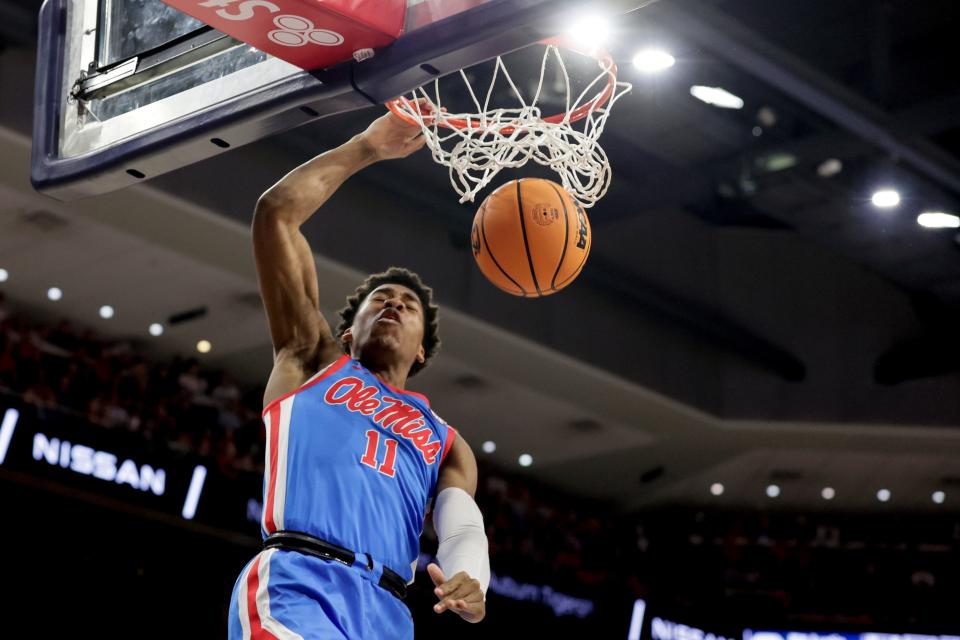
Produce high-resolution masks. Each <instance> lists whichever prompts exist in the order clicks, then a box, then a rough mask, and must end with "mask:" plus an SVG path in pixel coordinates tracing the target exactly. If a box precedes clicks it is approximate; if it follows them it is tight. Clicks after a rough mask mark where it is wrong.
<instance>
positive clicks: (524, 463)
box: [517, 453, 533, 467]
mask: <svg viewBox="0 0 960 640" xmlns="http://www.w3.org/2000/svg"><path fill="white" fill-rule="evenodd" d="M517 462H519V463H520V466H521V467H529V466H530V465H532V464H533V456H531V455H530V454H529V453H523V454H521V455H520V457H519V458H518V459H517Z"/></svg>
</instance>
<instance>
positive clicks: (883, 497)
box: [877, 489, 890, 502]
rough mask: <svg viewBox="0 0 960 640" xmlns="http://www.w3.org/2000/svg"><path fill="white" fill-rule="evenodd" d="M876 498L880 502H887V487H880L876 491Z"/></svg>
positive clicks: (888, 496) (888, 494)
mask: <svg viewBox="0 0 960 640" xmlns="http://www.w3.org/2000/svg"><path fill="white" fill-rule="evenodd" d="M877 500H879V501H880V502H887V501H888V500H890V490H889V489H880V491H877Z"/></svg>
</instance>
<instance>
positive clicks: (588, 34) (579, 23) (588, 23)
mask: <svg viewBox="0 0 960 640" xmlns="http://www.w3.org/2000/svg"><path fill="white" fill-rule="evenodd" d="M566 34H567V36H568V37H569V38H570V39H571V40H573V41H574V42H575V43H576V44H579V45H581V46H584V47H596V46H599V45H602V44H603V43H604V42H606V41H607V39H608V38H609V37H610V21H609V20H607V19H606V18H605V17H603V16H599V15H596V14H594V15H586V16H578V17H576V18H574V19H573V20H572V21H571V23H570V27H569V28H568V29H567V31H566Z"/></svg>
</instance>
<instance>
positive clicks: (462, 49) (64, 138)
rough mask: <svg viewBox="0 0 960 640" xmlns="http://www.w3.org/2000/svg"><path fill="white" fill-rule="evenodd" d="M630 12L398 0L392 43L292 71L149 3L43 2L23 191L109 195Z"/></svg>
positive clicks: (492, 1) (603, 1) (611, 3)
mask: <svg viewBox="0 0 960 640" xmlns="http://www.w3.org/2000/svg"><path fill="white" fill-rule="evenodd" d="M198 1H199V0H198ZM319 1H322V0H318V2H319ZM647 1H649V0H647ZM643 4H646V2H645V1H644V0H593V1H591V2H584V1H583V0H407V9H406V17H405V22H404V28H403V33H402V35H401V36H400V38H399V39H398V40H397V41H396V42H394V43H393V44H391V45H388V46H385V47H383V48H382V49H379V50H377V51H376V52H375V55H374V57H373V58H371V59H368V60H364V61H362V62H357V61H348V62H345V63H342V64H338V65H336V66H333V67H331V68H327V69H319V70H314V71H311V72H306V71H303V70H302V69H300V68H299V67H295V66H293V65H291V64H288V63H286V62H283V61H282V60H279V59H277V58H273V57H270V56H268V55H267V54H265V53H262V52H260V51H258V50H256V49H254V48H252V47H250V46H248V45H246V44H244V43H242V42H240V41H238V40H235V39H234V38H232V37H230V36H227V35H225V34H223V33H220V32H218V31H216V30H214V29H212V28H210V27H208V26H206V25H204V24H203V23H201V22H199V21H197V20H195V19H193V18H191V17H189V16H187V15H186V14H183V13H180V12H178V11H177V10H175V9H173V8H171V7H169V6H167V5H165V4H163V3H162V2H161V1H160V0H45V2H44V4H43V6H42V8H41V11H40V21H39V23H40V34H39V36H40V37H39V43H38V53H37V61H38V69H37V79H36V88H35V109H36V111H35V114H34V145H33V161H32V165H33V166H32V172H31V177H32V180H33V184H34V186H35V187H36V188H37V189H38V190H40V191H43V192H45V193H47V194H49V195H51V196H53V197H56V198H59V199H63V200H69V199H74V198H79V197H83V196H88V195H94V194H98V193H105V192H109V191H113V190H116V189H120V188H123V187H125V186H128V185H131V184H135V183H137V182H139V181H142V180H145V179H149V178H151V177H154V176H157V175H160V174H163V173H165V172H167V171H171V170H173V169H176V168H180V167H184V166H187V165H190V164H192V163H195V162H199V161H200V160H203V159H206V158H208V157H211V156H213V155H216V154H218V153H222V152H223V151H224V150H227V149H230V148H235V147H238V146H241V145H244V144H247V143H249V142H253V141H255V140H258V139H261V138H264V137H266V136H269V135H272V134H275V133H278V132H280V131H283V130H287V129H290V128H293V127H296V126H298V125H302V124H305V123H308V122H312V121H315V120H317V119H319V118H323V117H325V116H330V115H333V114H337V113H341V112H344V111H349V110H354V109H361V108H364V107H368V106H371V105H373V104H382V103H383V102H385V101H386V100H389V99H390V98H393V97H395V96H397V95H400V94H401V93H404V92H407V91H410V90H412V89H413V88H415V87H417V86H419V85H422V84H424V83H426V82H429V81H431V80H433V79H434V78H435V77H437V76H442V75H446V74H448V73H452V72H454V71H457V70H459V69H461V68H463V67H467V66H470V65H472V64H475V63H478V62H481V61H483V60H487V59H490V58H492V57H494V56H497V55H500V54H503V53H506V52H509V51H513V50H516V49H519V48H522V47H524V46H527V45H529V44H532V43H533V42H536V41H538V40H541V39H543V38H547V37H550V36H553V35H555V34H556V33H558V32H560V31H561V30H562V29H563V25H564V21H565V20H567V21H569V20H570V19H571V16H573V15H577V14H580V13H581V12H582V11H583V10H584V8H585V7H591V8H592V9H596V10H598V11H604V12H607V13H625V12H627V11H630V10H633V9H635V8H637V7H639V6H641V5H643Z"/></svg>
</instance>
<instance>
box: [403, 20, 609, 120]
mask: <svg viewBox="0 0 960 640" xmlns="http://www.w3.org/2000/svg"><path fill="white" fill-rule="evenodd" d="M540 44H545V45H553V46H556V47H558V48H563V49H570V50H571V51H575V52H577V53H579V54H581V55H585V56H588V57H591V58H596V60H597V62H598V63H599V64H600V66H601V68H604V69H607V70H608V71H609V73H607V85H606V87H604V89H603V90H602V91H601V92H600V93H598V94H597V95H596V96H594V97H593V99H592V100H590V101H589V102H587V103H585V104H582V105H580V106H579V107H577V108H576V109H574V110H573V111H570V112H569V117H570V120H569V122H577V121H578V120H583V119H584V118H586V117H587V115H589V114H590V113H591V112H592V111H595V110H597V109H599V108H600V107H602V106H603V105H605V104H606V103H607V101H608V100H610V97H611V96H612V95H613V92H614V91H615V90H616V88H617V65H616V64H614V62H613V58H612V57H611V56H610V54H609V53H606V52H602V53H601V52H592V51H585V50H583V49H580V48H578V47H576V46H572V45H571V44H570V43H569V41H567V40H565V39H563V38H559V37H556V38H549V39H547V40H542V41H541V42H540ZM401 105H404V106H406V107H408V108H409V107H410V105H411V101H410V100H409V99H408V98H406V97H405V96H400V97H399V98H394V99H393V100H390V101H389V102H387V108H388V109H389V110H390V111H391V112H393V113H394V114H396V115H397V116H398V117H399V118H401V119H402V120H404V121H405V122H407V123H409V124H412V125H416V126H420V123H419V122H417V121H416V120H414V119H413V118H411V117H410V116H409V115H407V113H406V112H405V111H404V109H403V107H402V106H401ZM566 117H567V112H561V113H558V114H555V115H552V116H548V117H546V118H543V121H544V122H549V123H550V124H560V123H561V122H563V121H564V118H566ZM479 120H480V118H479V117H477V118H476V120H470V121H468V120H465V119H463V118H443V117H442V116H441V117H440V118H439V121H438V122H437V125H438V126H440V127H444V128H446V129H479V128H480V123H479ZM514 130H515V127H514V126H513V125H505V126H504V127H502V128H501V129H500V134H501V135H505V136H508V135H510V134H512V133H513V132H514Z"/></svg>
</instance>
